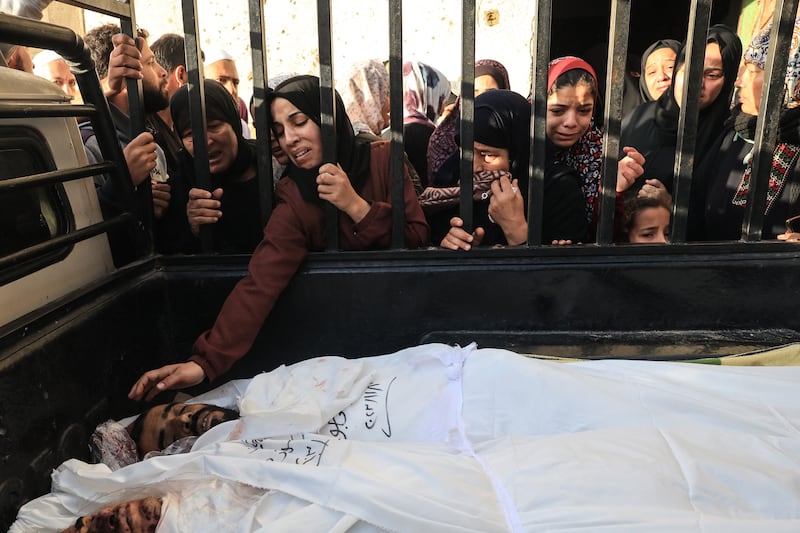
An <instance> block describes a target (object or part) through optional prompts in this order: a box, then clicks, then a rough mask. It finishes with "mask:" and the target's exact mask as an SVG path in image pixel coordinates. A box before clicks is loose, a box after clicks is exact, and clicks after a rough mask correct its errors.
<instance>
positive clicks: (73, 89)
mask: <svg viewBox="0 0 800 533" xmlns="http://www.w3.org/2000/svg"><path fill="white" fill-rule="evenodd" d="M33 73H34V74H36V75H37V76H39V77H40V78H44V79H46V80H50V81H52V82H53V83H55V84H56V85H57V86H58V87H59V88H60V89H61V90H62V91H64V92H65V93H66V94H68V95H70V96H71V97H72V98H73V101H74V102H78V103H80V101H81V93H80V91H79V90H78V82H77V80H76V79H75V75H74V74H73V73H72V72H70V70H69V66H68V65H67V62H66V61H64V58H63V57H61V56H60V55H58V54H57V53H55V52H53V51H52V50H43V51H41V52H39V53H38V54H36V55H35V56H33Z"/></svg>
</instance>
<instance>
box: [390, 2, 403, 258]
mask: <svg viewBox="0 0 800 533" xmlns="http://www.w3.org/2000/svg"><path fill="white" fill-rule="evenodd" d="M389 87H390V88H389V91H390V106H391V109H390V119H391V126H392V155H391V160H390V161H391V172H392V248H395V249H399V248H403V247H405V222H406V221H405V218H406V213H405V188H404V187H403V185H404V181H405V157H404V150H403V105H402V104H403V98H402V96H403V0H389Z"/></svg>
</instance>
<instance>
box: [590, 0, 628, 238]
mask: <svg viewBox="0 0 800 533" xmlns="http://www.w3.org/2000/svg"><path fill="white" fill-rule="evenodd" d="M630 23H631V0H612V2H611V23H610V26H609V32H608V43H609V50H608V62H607V65H608V66H607V68H606V73H607V74H606V101H605V110H604V113H603V116H604V117H605V128H604V129H605V131H604V133H603V183H602V187H601V189H600V191H601V195H600V205H599V206H598V207H599V209H600V211H599V214H598V220H599V222H598V227H597V244H600V245H607V244H612V243H613V242H614V207H615V204H616V198H617V168H618V163H619V161H618V159H617V158H618V155H619V151H620V146H619V135H620V131H621V129H622V119H621V116H622V92H623V88H624V86H625V58H626V57H627V56H628V34H629V33H630Z"/></svg>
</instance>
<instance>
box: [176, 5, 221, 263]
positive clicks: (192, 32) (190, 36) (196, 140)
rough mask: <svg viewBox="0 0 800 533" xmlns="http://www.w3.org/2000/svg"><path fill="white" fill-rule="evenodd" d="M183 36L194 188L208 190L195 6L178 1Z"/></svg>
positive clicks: (206, 229)
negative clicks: (181, 12)
mask: <svg viewBox="0 0 800 533" xmlns="http://www.w3.org/2000/svg"><path fill="white" fill-rule="evenodd" d="M181 7H182V9H183V33H184V36H185V39H186V70H188V73H189V116H190V117H191V119H192V144H193V147H194V158H193V159H194V181H195V185H196V186H197V187H200V188H202V189H205V190H207V191H210V190H211V171H210V170H209V167H208V146H207V144H206V106H205V102H206V98H205V96H206V91H205V87H204V86H203V64H202V61H201V60H200V58H201V57H202V56H201V53H200V39H199V35H200V30H199V26H198V23H197V2H196V1H195V0H181ZM200 240H201V242H202V246H203V252H205V253H211V252H212V251H213V250H214V241H213V234H212V229H211V226H210V225H209V224H203V225H202V226H200Z"/></svg>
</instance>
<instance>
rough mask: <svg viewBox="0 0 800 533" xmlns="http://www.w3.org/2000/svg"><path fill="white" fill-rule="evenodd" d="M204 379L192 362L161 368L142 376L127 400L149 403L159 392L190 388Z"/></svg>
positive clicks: (198, 368)
mask: <svg viewBox="0 0 800 533" xmlns="http://www.w3.org/2000/svg"><path fill="white" fill-rule="evenodd" d="M205 377H206V374H205V372H203V369H202V368H201V367H200V365H198V364H197V363H195V362H193V361H187V362H185V363H177V364H174V365H166V366H162V367H161V368H156V369H155V370H149V371H147V372H145V373H144V374H142V377H140V378H139V379H138V380H137V381H136V383H134V384H133V387H132V388H131V391H130V392H129V393H128V398H130V399H131V400H142V399H145V400H147V401H150V400H152V399H153V397H154V396H155V395H156V394H158V393H159V392H163V391H165V390H173V389H184V388H186V387H191V386H192V385H197V384H198V383H200V382H202V381H203V379H205Z"/></svg>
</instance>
